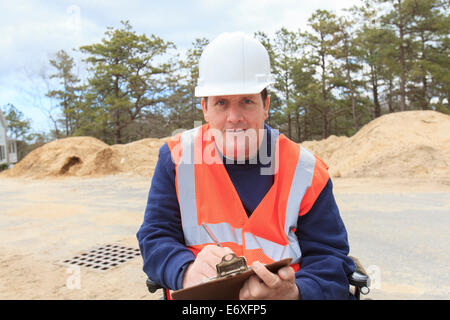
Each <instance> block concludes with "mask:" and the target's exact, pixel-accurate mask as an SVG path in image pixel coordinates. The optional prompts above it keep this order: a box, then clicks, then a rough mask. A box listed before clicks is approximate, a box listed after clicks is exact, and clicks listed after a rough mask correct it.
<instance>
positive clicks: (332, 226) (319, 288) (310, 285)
mask: <svg viewBox="0 0 450 320" xmlns="http://www.w3.org/2000/svg"><path fill="white" fill-rule="evenodd" d="M265 128H266V129H267V131H268V134H269V136H270V127H268V126H265ZM269 141H270V139H269ZM224 165H225V167H226V169H227V172H228V174H229V176H230V179H231V181H232V182H233V185H234V187H235V189H236V191H237V192H238V194H239V197H240V199H241V201H242V204H243V206H244V208H245V210H246V212H247V214H248V215H251V213H252V212H253V210H254V209H255V208H256V207H257V206H258V204H259V202H260V201H261V200H262V199H263V198H264V196H265V194H266V193H267V192H268V190H269V189H270V187H271V186H272V184H273V175H261V174H260V169H261V166H262V165H263V164H261V163H260V162H259V161H258V163H256V164H249V163H246V164H235V163H231V164H230V163H228V162H227V161H224ZM332 188H333V187H332V182H331V180H329V181H328V183H327V185H326V186H325V188H324V189H323V190H322V192H321V194H320V195H319V197H318V198H317V200H316V202H315V203H314V205H313V207H312V208H311V209H310V211H309V212H308V213H306V214H305V215H303V216H301V217H300V218H299V220H298V226H297V229H296V234H297V237H298V240H299V243H300V249H301V252H302V258H301V261H300V270H299V271H298V272H297V273H296V284H297V286H298V288H299V291H300V296H301V298H302V299H348V298H349V284H348V280H347V275H348V274H350V273H351V272H353V270H354V264H353V261H352V260H351V259H350V258H349V257H348V256H347V254H348V252H349V246H348V240H347V232H346V229H345V226H344V223H343V222H342V219H341V217H340V214H339V210H338V207H337V205H336V202H335V199H334V196H333V192H332ZM137 238H138V240H139V246H140V250H141V254H142V257H143V261H144V267H143V270H144V272H145V273H146V274H147V276H148V277H149V278H151V279H152V280H153V281H155V282H157V283H159V284H161V285H162V286H164V287H166V288H170V289H172V290H178V289H181V287H182V280H183V275H184V272H185V270H186V268H187V266H188V265H189V264H190V263H192V262H193V261H194V260H195V256H194V254H193V253H192V252H191V251H190V250H189V249H188V248H187V247H186V246H185V245H184V237H183V231H182V227H181V216H180V209H179V204H178V199H177V194H176V188H175V164H174V162H173V161H172V158H171V153H170V150H169V147H168V145H167V144H164V145H163V146H162V147H161V149H160V151H159V159H158V162H157V165H156V168H155V171H154V174H153V178H152V183H151V187H150V191H149V195H148V202H147V207H146V210H145V216H144V221H143V223H142V226H141V227H140V229H139V231H138V233H137Z"/></svg>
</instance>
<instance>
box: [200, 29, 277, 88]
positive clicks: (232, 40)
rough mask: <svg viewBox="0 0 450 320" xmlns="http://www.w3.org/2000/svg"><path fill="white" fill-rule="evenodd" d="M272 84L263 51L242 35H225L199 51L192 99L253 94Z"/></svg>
mask: <svg viewBox="0 0 450 320" xmlns="http://www.w3.org/2000/svg"><path fill="white" fill-rule="evenodd" d="M272 83H274V80H273V77H272V74H271V73H270V59H269V54H268V53H267V50H266V48H264V46H263V45H262V44H261V43H260V42H259V41H257V40H256V39H254V38H252V37H250V36H248V35H246V34H244V33H242V32H232V33H229V32H225V33H222V34H220V35H219V36H218V37H217V38H216V39H214V40H213V41H211V43H210V44H208V45H207V46H206V47H205V49H204V50H203V53H202V55H201V57H200V62H199V78H198V83H197V86H196V87H195V96H196V97H209V96H222V95H235V94H257V93H260V92H261V91H262V90H263V89H264V88H266V87H267V86H268V85H270V84H272Z"/></svg>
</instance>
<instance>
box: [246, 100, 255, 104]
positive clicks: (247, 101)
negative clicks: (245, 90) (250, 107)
mask: <svg viewBox="0 0 450 320" xmlns="http://www.w3.org/2000/svg"><path fill="white" fill-rule="evenodd" d="M244 102H245V103H246V104H250V103H253V101H252V100H250V99H245V100H244Z"/></svg>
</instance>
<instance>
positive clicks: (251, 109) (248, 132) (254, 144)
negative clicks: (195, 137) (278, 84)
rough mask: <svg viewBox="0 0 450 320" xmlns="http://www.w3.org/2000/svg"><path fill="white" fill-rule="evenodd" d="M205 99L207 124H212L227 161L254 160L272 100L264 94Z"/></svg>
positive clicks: (204, 112)
mask: <svg viewBox="0 0 450 320" xmlns="http://www.w3.org/2000/svg"><path fill="white" fill-rule="evenodd" d="M207 101H208V102H207V103H208V105H206V101H205V99H202V109H203V115H204V117H205V121H206V122H208V123H209V125H210V128H211V129H212V131H211V132H212V134H213V135H214V139H215V142H216V144H217V147H218V148H219V150H220V151H221V152H222V153H223V154H224V155H225V156H226V157H228V158H232V159H238V160H242V159H248V158H249V157H253V156H254V155H255V154H256V152H257V150H258V148H259V145H260V143H261V141H262V134H263V129H264V121H265V120H266V118H267V116H268V112H269V103H270V98H269V96H267V99H266V101H265V102H266V103H265V104H264V103H263V101H262V98H261V94H259V93H258V94H249V95H229V96H214V97H208V100H207Z"/></svg>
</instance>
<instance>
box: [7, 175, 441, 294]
mask: <svg viewBox="0 0 450 320" xmlns="http://www.w3.org/2000/svg"><path fill="white" fill-rule="evenodd" d="M333 182H334V192H335V196H336V201H337V203H338V205H339V207H340V210H341V215H342V217H343V219H344V222H345V224H346V227H347V230H348V233H349V241H350V247H351V252H350V253H351V254H352V255H355V256H357V257H358V258H360V260H361V262H362V263H363V264H364V266H365V267H366V268H368V269H369V271H370V272H371V275H372V276H373V277H374V279H375V280H376V281H375V286H374V288H372V291H371V293H370V295H369V297H371V298H373V299H449V298H450V280H449V279H450V277H449V272H448V270H449V268H448V267H449V266H448V262H449V261H450V259H449V258H450V256H449V252H450V250H449V249H450V248H449V243H450V241H449V233H448V226H449V222H450V221H449V213H450V180H445V179H441V180H425V179H422V180H421V179H408V180H402V179H389V180H388V179H385V178H352V179H350V178H334V179H333ZM149 186H150V178H146V177H142V176H135V175H131V174H120V175H111V176H104V177H96V178H89V179H88V178H81V177H68V178H64V179H63V178H60V179H58V178H52V179H40V180H32V179H25V178H6V177H0V204H1V207H0V299H159V298H160V296H161V295H160V293H157V294H149V293H148V291H147V288H146V286H145V280H146V276H145V274H144V273H143V272H142V261H141V258H140V257H136V258H134V259H132V260H130V261H128V262H125V263H123V264H122V265H119V266H117V267H115V268H113V269H110V270H108V271H104V272H100V271H90V270H88V269H87V268H83V267H81V269H80V273H79V278H77V279H78V280H79V282H78V283H79V285H78V286H73V285H71V283H72V282H71V281H72V280H73V279H74V278H73V276H74V273H73V270H72V269H70V268H68V267H66V266H63V265H60V264H59V262H60V261H62V260H64V259H68V258H71V257H73V256H75V255H77V254H79V253H81V252H83V251H86V250H88V249H90V248H92V247H95V246H98V245H104V244H108V243H119V244H123V245H127V246H131V247H136V248H137V247H138V244H137V240H136V236H135V234H136V232H137V230H138V228H139V226H140V224H141V222H142V219H143V213H144V209H145V206H146V201H147V193H148V189H149Z"/></svg>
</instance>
